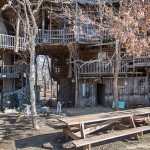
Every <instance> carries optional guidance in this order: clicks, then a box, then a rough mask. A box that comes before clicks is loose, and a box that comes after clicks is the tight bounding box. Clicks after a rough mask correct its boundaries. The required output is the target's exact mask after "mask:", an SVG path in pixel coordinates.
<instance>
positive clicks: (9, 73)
mask: <svg viewBox="0 0 150 150" xmlns="http://www.w3.org/2000/svg"><path fill="white" fill-rule="evenodd" d="M18 76H19V74H18V72H17V71H16V68H15V66H14V65H4V66H0V78H18Z"/></svg>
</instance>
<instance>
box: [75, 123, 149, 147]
mask: <svg viewBox="0 0 150 150" xmlns="http://www.w3.org/2000/svg"><path fill="white" fill-rule="evenodd" d="M148 130H150V126H142V127H136V128H131V129H126V130H121V131H117V132H112V133H108V134H102V135H99V136H94V137H90V138H86V139H80V140H76V141H72V143H73V144H74V145H75V146H76V147H80V146H84V145H88V144H93V143H97V142H102V141H106V140H110V139H114V138H118V137H123V136H126V135H132V134H135V133H139V132H143V131H148Z"/></svg>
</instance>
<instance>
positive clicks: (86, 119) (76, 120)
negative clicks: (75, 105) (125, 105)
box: [59, 113, 131, 125]
mask: <svg viewBox="0 0 150 150" xmlns="http://www.w3.org/2000/svg"><path fill="white" fill-rule="evenodd" d="M129 116H131V115H130V114H120V113H101V114H93V115H83V116H76V117H70V118H60V119H59V120H60V121H62V122H64V123H66V124H68V125H73V124H80V123H92V122H97V121H105V120H110V119H119V118H124V117H129Z"/></svg>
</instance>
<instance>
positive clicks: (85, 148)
mask: <svg viewBox="0 0 150 150" xmlns="http://www.w3.org/2000/svg"><path fill="white" fill-rule="evenodd" d="M90 149H91V144H88V145H85V146H83V150H90Z"/></svg>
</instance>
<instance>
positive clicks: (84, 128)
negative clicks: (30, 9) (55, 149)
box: [59, 107, 150, 150]
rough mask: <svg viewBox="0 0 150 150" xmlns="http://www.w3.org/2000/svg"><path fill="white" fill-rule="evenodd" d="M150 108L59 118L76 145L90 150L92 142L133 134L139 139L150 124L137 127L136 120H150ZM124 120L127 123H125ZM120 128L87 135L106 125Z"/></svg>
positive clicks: (65, 131)
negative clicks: (109, 131)
mask: <svg viewBox="0 0 150 150" xmlns="http://www.w3.org/2000/svg"><path fill="white" fill-rule="evenodd" d="M149 114H150V108H148V107H146V108H138V109H131V110H124V111H115V112H108V113H99V114H89V115H81V116H73V117H66V118H61V119H59V120H60V121H62V122H63V123H65V128H64V129H63V131H64V133H65V134H66V135H68V136H70V137H71V138H72V139H73V141H72V143H73V144H74V145H75V146H76V147H80V146H83V149H86V150H90V148H91V144H93V143H97V142H101V141H106V140H109V139H114V138H118V137H122V136H126V135H132V136H134V138H135V139H137V140H138V139H139V137H140V136H142V135H143V131H147V130H150V126H149V125H148V126H141V127H136V125H135V122H134V120H135V119H140V120H149ZM123 122H124V123H125V124H123ZM108 126H111V127H114V128H117V129H120V130H118V131H115V132H111V133H107V134H102V135H98V136H93V137H87V135H88V134H90V133H93V132H95V131H98V130H100V129H103V128H105V127H108Z"/></svg>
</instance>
